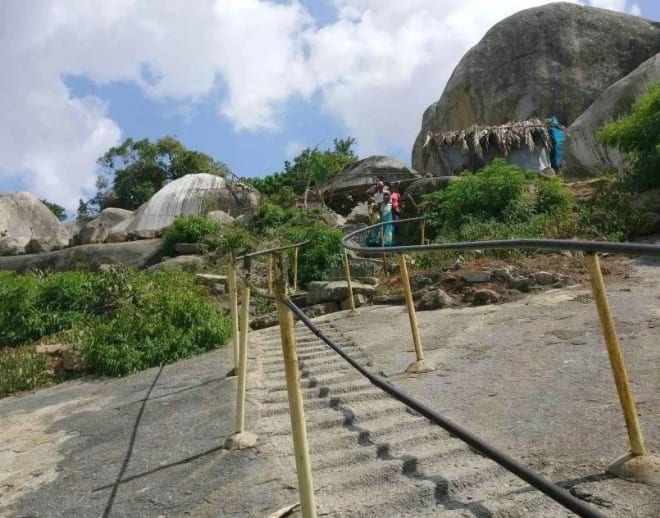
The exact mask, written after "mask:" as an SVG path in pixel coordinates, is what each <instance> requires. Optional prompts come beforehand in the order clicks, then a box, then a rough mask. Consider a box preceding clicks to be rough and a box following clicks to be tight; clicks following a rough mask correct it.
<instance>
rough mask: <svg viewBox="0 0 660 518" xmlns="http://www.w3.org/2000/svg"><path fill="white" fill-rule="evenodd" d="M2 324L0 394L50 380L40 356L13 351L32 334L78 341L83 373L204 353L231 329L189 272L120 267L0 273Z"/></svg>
mask: <svg viewBox="0 0 660 518" xmlns="http://www.w3.org/2000/svg"><path fill="white" fill-rule="evenodd" d="M0 328H2V330H3V333H2V334H1V335H0V347H3V348H4V349H5V350H4V351H3V355H2V357H3V359H2V362H1V363H0V380H1V381H0V395H2V394H7V393H8V392H10V391H12V390H27V389H30V388H34V387H36V386H41V385H43V383H44V382H45V381H44V380H46V379H47V378H48V376H46V374H44V373H43V372H42V371H43V370H44V369H45V367H44V365H45V363H44V362H45V357H44V356H43V355H39V354H36V353H34V352H33V351H32V350H31V349H29V348H27V349H26V348H23V347H21V348H20V350H19V349H16V348H17V347H18V346H22V345H23V344H28V343H32V342H34V341H36V340H40V339H47V340H56V341H59V342H62V343H73V344H77V345H78V347H79V350H80V353H81V357H82V360H83V362H84V364H85V367H86V369H87V370H88V371H89V372H91V373H98V374H108V375H125V374H128V373H130V372H134V371H136V370H140V369H145V368H148V367H153V366H157V365H160V364H162V363H169V362H172V361H175V360H177V359H180V358H184V357H188V356H191V355H194V354H198V353H201V352H203V351H208V350H210V349H212V348H214V347H217V346H220V345H222V344H224V343H225V342H226V340H227V339H228V337H229V335H230V325H229V322H228V320H227V318H226V317H224V316H222V315H221V314H220V312H219V310H218V308H217V305H216V304H215V303H214V302H213V301H211V300H209V299H207V297H206V296H205V293H204V289H203V288H201V287H199V286H197V285H196V284H195V283H194V278H193V277H192V276H191V275H188V274H185V273H173V272H168V273H166V272H154V273H151V274H145V273H140V272H137V271H134V270H129V269H123V268H118V269H115V270H113V271H108V272H99V273H91V272H66V273H53V274H49V275H36V274H29V275H17V274H14V273H8V272H0ZM50 378H51V379H52V375H51V376H50ZM12 387H13V388H12ZM16 387H19V388H16Z"/></svg>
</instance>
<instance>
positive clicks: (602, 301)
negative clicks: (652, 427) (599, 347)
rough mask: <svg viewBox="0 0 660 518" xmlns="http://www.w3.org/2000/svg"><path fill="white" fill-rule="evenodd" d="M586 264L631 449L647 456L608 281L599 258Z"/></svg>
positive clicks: (592, 256) (586, 257) (591, 256)
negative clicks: (615, 323) (608, 292)
mask: <svg viewBox="0 0 660 518" xmlns="http://www.w3.org/2000/svg"><path fill="white" fill-rule="evenodd" d="M584 263H585V266H586V267H587V271H588V272H589V278H590V279H591V288H592V290H593V293H594V300H595V302H596V307H597V308H598V316H599V317H600V323H601V326H602V328H603V336H604V338H605V345H606V346H607V354H608V356H609V358H610V365H611V367H612V374H614V383H615V385H616V390H617V392H618V394H619V401H620V402H621V408H622V409H623V418H624V419H625V421H626V428H627V430H628V438H629V440H630V448H631V450H632V453H633V455H644V454H645V453H646V450H645V448H644V439H643V437H642V431H641V429H640V427H639V421H638V419H637V410H636V408H635V400H634V399H633V394H632V390H631V389H630V382H629V380H628V373H627V372H626V365H625V363H624V361H623V354H622V352H621V345H620V344H619V337H618V336H617V334H616V328H615V327H614V320H613V319H612V313H611V311H610V305H609V303H608V301H607V292H606V291H605V281H603V274H602V273H601V271H600V263H599V261H598V256H597V255H596V254H595V253H587V254H585V255H584Z"/></svg>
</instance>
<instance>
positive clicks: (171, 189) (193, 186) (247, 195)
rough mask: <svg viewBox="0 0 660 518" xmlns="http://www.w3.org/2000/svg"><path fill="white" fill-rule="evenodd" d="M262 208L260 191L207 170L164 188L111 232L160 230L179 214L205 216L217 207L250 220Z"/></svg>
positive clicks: (231, 214)
mask: <svg viewBox="0 0 660 518" xmlns="http://www.w3.org/2000/svg"><path fill="white" fill-rule="evenodd" d="M258 207H259V193H258V192H257V191H256V190H255V189H254V188H252V187H251V186H249V185H247V184H245V183H243V182H239V181H235V182H230V181H228V180H226V179H225V178H223V177H221V176H215V175H211V174H206V173H200V174H188V175H186V176H183V177H181V178H178V179H176V180H174V181H173V182H171V183H169V184H167V185H166V186H165V187H163V188H162V189H161V190H160V191H158V192H157V193H156V194H154V195H153V197H152V198H151V199H150V200H149V201H148V202H147V203H145V204H143V205H141V206H140V207H139V208H138V209H137V210H136V211H135V214H134V215H133V217H131V218H129V219H127V220H125V221H122V222H121V223H119V224H117V225H115V226H114V227H113V228H112V230H111V233H118V232H124V231H125V232H126V233H127V234H128V235H129V236H130V235H131V234H133V233H134V232H139V231H158V230H162V229H164V228H166V227H168V226H170V225H171V224H172V222H173V221H174V219H175V218H176V217H178V216H186V215H195V216H203V215H205V214H206V213H208V212H212V211H217V210H221V211H223V212H226V213H227V214H229V215H230V216H232V217H237V216H244V217H246V218H248V219H249V218H251V217H252V216H253V215H254V214H256V211H257V210H258ZM134 235H138V234H134Z"/></svg>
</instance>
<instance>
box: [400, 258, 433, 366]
mask: <svg viewBox="0 0 660 518" xmlns="http://www.w3.org/2000/svg"><path fill="white" fill-rule="evenodd" d="M399 271H400V273H401V284H402V285H403V296H404V298H405V300H406V309H407V310H408V318H409V320H410V329H411V331H412V337H413V343H414V345H415V356H416V358H417V359H416V361H414V362H413V363H411V364H410V366H409V367H408V368H407V369H406V372H407V373H409V374H419V373H422V372H430V371H432V370H433V364H432V363H431V362H428V361H425V360H424V349H423V348H422V339H421V338H420V336H419V326H418V325H417V314H416V313H415V301H414V300H413V295H412V290H411V289H410V277H408V266H407V265H406V256H405V254H399Z"/></svg>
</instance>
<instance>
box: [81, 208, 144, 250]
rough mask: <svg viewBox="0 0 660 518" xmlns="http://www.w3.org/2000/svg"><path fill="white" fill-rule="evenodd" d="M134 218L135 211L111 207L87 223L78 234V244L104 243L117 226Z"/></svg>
mask: <svg viewBox="0 0 660 518" xmlns="http://www.w3.org/2000/svg"><path fill="white" fill-rule="evenodd" d="M131 216H133V211H131V210H126V209H118V208H116V207H110V208H107V209H103V210H102V211H101V212H100V213H99V215H98V216H97V217H96V218H94V219H93V220H92V221H90V222H88V223H86V224H85V225H84V226H83V227H82V228H81V229H80V231H79V232H78V239H77V240H76V243H77V244H81V245H91V244H93V243H103V242H104V241H105V240H106V239H107V238H108V235H109V234H110V230H111V229H112V227H114V226H115V225H117V224H119V223H121V222H122V221H125V220H127V219H128V218H130V217H131Z"/></svg>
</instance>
